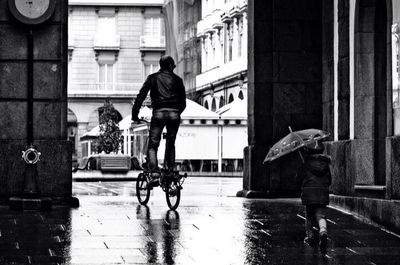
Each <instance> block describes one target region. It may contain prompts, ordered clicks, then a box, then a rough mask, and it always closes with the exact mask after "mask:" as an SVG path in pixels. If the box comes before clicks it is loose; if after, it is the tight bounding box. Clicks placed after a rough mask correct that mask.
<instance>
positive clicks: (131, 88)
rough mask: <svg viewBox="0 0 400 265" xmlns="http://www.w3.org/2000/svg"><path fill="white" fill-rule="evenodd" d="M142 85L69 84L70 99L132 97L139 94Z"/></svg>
mask: <svg viewBox="0 0 400 265" xmlns="http://www.w3.org/2000/svg"><path fill="white" fill-rule="evenodd" d="M141 86H142V83H113V84H111V83H108V84H106V83H74V82H71V83H68V97H99V96H100V97H101V96H110V95H113V96H119V97H132V96H134V95H137V94H138V93H139V90H140V88H141Z"/></svg>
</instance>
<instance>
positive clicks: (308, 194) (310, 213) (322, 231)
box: [297, 141, 331, 253]
mask: <svg viewBox="0 0 400 265" xmlns="http://www.w3.org/2000/svg"><path fill="white" fill-rule="evenodd" d="M323 151H324V145H323V144H322V143H321V141H316V142H315V143H311V144H309V145H305V146H304V147H303V152H302V153H303V155H304V163H303V164H302V166H301V168H300V170H299V172H298V174H297V180H298V182H299V183H301V201H302V203H303V204H304V205H305V207H306V220H305V229H306V238H305V239H304V242H305V243H307V244H310V245H311V244H313V243H315V242H316V240H315V239H316V237H315V236H314V232H313V224H314V223H315V221H316V222H317V224H318V227H319V248H320V251H321V252H322V253H326V246H327V239H328V230H327V222H326V206H327V205H328V204H329V186H330V184H331V172H330V168H329V164H330V162H331V158H330V157H329V156H328V155H325V154H323Z"/></svg>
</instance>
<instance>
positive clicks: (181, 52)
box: [164, 0, 202, 101]
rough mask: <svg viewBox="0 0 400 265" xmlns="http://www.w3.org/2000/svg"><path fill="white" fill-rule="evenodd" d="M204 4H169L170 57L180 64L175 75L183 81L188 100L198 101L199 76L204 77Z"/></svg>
mask: <svg viewBox="0 0 400 265" xmlns="http://www.w3.org/2000/svg"><path fill="white" fill-rule="evenodd" d="M201 4H202V3H201V0H165V2H164V15H165V22H166V53H167V54H169V55H171V56H172V57H173V58H174V59H175V60H176V66H177V67H176V69H175V73H176V74H178V75H179V76H181V77H182V78H183V81H184V84H185V88H186V93H187V97H188V98H190V99H192V100H195V101H198V100H199V97H198V96H197V93H196V76H197V75H198V74H200V73H201V46H200V44H201V43H200V39H199V38H197V22H198V21H199V20H200V19H201Z"/></svg>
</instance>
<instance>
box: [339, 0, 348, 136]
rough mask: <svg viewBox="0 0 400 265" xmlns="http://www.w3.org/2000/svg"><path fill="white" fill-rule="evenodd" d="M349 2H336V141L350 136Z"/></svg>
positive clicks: (341, 0)
mask: <svg viewBox="0 0 400 265" xmlns="http://www.w3.org/2000/svg"><path fill="white" fill-rule="evenodd" d="M349 8H350V7H349V0H340V1H338V31H339V34H338V37H339V54H338V59H339V60H338V104H339V105H338V110H339V113H338V115H339V116H338V120H339V123H338V139H339V140H347V139H349V136H350V127H349V125H350V121H349V119H350V79H349V78H350V56H349V54H350V53H349V49H350V46H349V28H350V27H349Z"/></svg>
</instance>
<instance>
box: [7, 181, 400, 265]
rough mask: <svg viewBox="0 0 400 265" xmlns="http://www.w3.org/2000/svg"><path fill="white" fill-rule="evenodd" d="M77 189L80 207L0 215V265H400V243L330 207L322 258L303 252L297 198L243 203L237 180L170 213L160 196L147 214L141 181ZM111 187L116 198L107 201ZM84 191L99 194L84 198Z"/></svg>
mask: <svg viewBox="0 0 400 265" xmlns="http://www.w3.org/2000/svg"><path fill="white" fill-rule="evenodd" d="M74 186H75V187H79V188H77V189H75V188H74V195H75V196H77V197H78V198H79V200H80V202H81V207H80V208H76V209H69V208H64V207H54V209H53V210H52V211H50V212H34V211H27V212H18V211H10V210H8V208H6V207H0V264H41V265H45V264H57V263H58V264H71V265H72V264H93V265H95V264H96V265H97V264H107V265H112V264H185V265H186V264H291V265H293V264H294V265H296V264H346V265H347V264H350V265H352V264H397V263H396V262H393V261H398V259H399V258H400V237H397V236H395V235H392V234H389V233H386V232H384V231H382V230H380V229H379V228H377V227H373V226H370V225H368V224H365V223H362V222H361V221H359V220H357V219H355V218H354V217H353V216H351V215H348V214H343V213H341V212H339V211H337V210H335V209H333V208H328V214H327V216H328V219H329V221H328V229H329V239H328V252H327V255H322V254H320V252H319V250H318V247H317V246H308V245H305V244H304V243H303V238H304V236H305V233H304V209H303V206H302V205H301V203H300V201H299V199H275V200H273V199H262V200H261V199H245V198H237V197H235V196H234V194H235V193H236V191H237V190H239V189H241V187H242V180H241V179H240V178H231V179H223V180H218V179H211V178H192V179H188V181H187V182H186V183H185V187H184V189H183V191H182V192H183V193H182V200H181V205H180V206H179V208H178V210H177V211H176V212H171V211H169V210H168V207H167V205H166V202H165V196H164V193H163V192H162V191H161V190H160V189H155V190H154V191H153V193H152V196H151V198H150V202H149V204H148V206H147V207H145V206H140V205H139V204H138V202H137V200H136V198H135V197H133V196H126V194H134V193H135V185H134V182H114V183H112V182H102V183H96V185H94V183H93V182H87V183H85V182H80V183H74ZM99 187H102V188H99ZM110 188H112V189H113V190H114V191H115V192H116V193H117V195H114V196H105V194H106V193H107V192H108V191H107V190H108V189H110ZM87 190H90V191H91V192H90V193H91V194H93V195H91V196H88V195H83V194H86V192H87ZM127 190H130V191H131V192H129V193H127V192H126V191H127ZM371 262H373V263H371Z"/></svg>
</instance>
